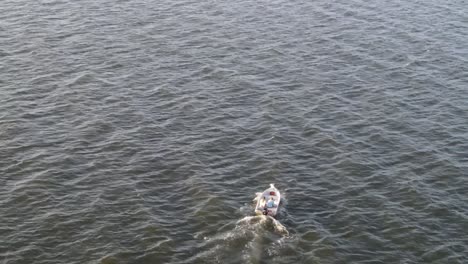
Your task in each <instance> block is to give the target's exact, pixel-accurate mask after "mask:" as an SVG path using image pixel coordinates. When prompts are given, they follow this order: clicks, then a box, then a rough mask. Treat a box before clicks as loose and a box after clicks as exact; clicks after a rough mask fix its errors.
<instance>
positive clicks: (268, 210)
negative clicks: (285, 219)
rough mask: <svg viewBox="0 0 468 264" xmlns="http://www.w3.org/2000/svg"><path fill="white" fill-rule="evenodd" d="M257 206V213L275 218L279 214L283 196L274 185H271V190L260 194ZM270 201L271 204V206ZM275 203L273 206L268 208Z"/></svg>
mask: <svg viewBox="0 0 468 264" xmlns="http://www.w3.org/2000/svg"><path fill="white" fill-rule="evenodd" d="M256 200H257V206H256V207H255V213H256V214H260V215H265V214H266V215H269V216H275V215H276V213H277V212H278V206H279V204H280V201H281V194H280V192H279V191H278V189H276V188H275V186H274V185H273V184H270V188H268V189H266V190H265V191H263V193H259V194H258V196H257V198H256ZM269 201H272V202H270V204H269ZM271 203H273V206H268V205H271Z"/></svg>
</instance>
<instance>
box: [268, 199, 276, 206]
mask: <svg viewBox="0 0 468 264" xmlns="http://www.w3.org/2000/svg"><path fill="white" fill-rule="evenodd" d="M267 207H268V208H273V207H275V200H273V197H270V200H269V201H268V203H267Z"/></svg>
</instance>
